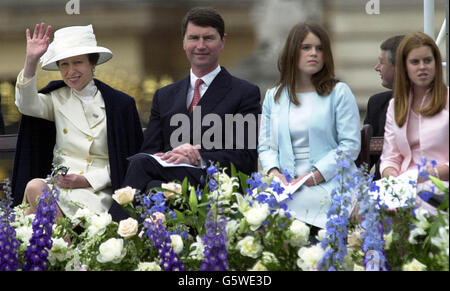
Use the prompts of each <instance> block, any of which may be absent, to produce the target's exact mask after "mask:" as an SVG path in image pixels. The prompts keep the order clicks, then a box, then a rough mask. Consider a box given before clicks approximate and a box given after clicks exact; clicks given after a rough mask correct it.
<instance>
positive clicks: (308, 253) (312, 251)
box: [297, 244, 325, 271]
mask: <svg viewBox="0 0 450 291" xmlns="http://www.w3.org/2000/svg"><path fill="white" fill-rule="evenodd" d="M324 254H325V251H324V250H323V249H322V247H321V246H320V244H317V245H314V246H312V247H302V248H301V249H299V250H298V257H299V258H298V259H297V266H298V267H299V268H300V269H302V270H303V271H314V270H317V265H318V264H319V261H320V259H322V257H323V255H324Z"/></svg>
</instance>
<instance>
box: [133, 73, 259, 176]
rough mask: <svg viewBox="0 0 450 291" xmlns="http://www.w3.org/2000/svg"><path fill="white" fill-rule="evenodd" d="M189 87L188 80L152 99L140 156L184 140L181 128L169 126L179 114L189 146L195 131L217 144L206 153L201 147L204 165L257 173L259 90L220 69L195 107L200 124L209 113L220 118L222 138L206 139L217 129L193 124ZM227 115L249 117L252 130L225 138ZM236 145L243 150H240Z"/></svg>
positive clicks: (162, 91)
mask: <svg viewBox="0 0 450 291" xmlns="http://www.w3.org/2000/svg"><path fill="white" fill-rule="evenodd" d="M189 83H190V76H188V77H186V78H185V79H183V80H181V81H178V82H176V83H173V84H171V85H168V86H166V87H164V88H161V89H159V90H157V91H156V93H155V95H154V97H153V105H152V109H151V115H150V120H149V123H148V126H147V129H146V131H145V138H144V143H143V145H142V149H141V152H146V153H157V152H165V151H169V150H171V149H172V146H173V144H172V145H171V136H172V134H173V135H174V136H178V137H179V139H178V140H179V141H180V143H181V139H183V137H180V129H179V128H180V126H183V124H180V123H175V124H172V125H171V119H172V117H173V116H174V115H176V114H181V115H184V116H186V118H187V119H188V120H189V132H183V134H189V137H190V138H189V143H190V144H194V136H193V134H194V133H195V132H196V131H197V132H199V133H201V137H204V138H207V140H212V141H216V142H217V145H219V144H220V145H219V146H217V147H213V148H211V149H206V148H205V145H204V144H202V149H200V155H201V156H202V158H203V160H204V161H205V162H208V161H212V162H219V163H220V166H221V167H228V170H229V169H230V167H229V165H230V162H232V163H233V164H234V165H235V166H236V168H237V170H240V171H242V172H244V173H247V174H250V173H251V172H254V171H256V168H255V165H257V152H256V141H257V139H258V132H257V131H258V122H257V121H258V116H259V114H260V113H261V105H260V98H261V95H260V92H259V88H258V87H257V86H255V85H253V84H251V83H249V82H247V81H244V80H241V79H238V78H236V77H233V76H232V75H230V73H228V71H227V70H226V69H225V68H223V67H222V68H221V71H220V72H219V74H218V75H217V76H216V78H215V79H214V80H213V82H212V83H211V84H210V86H209V87H208V89H207V91H206V92H205V94H204V95H203V96H202V98H201V99H200V102H199V103H198V105H197V106H201V120H203V122H205V121H204V117H205V115H208V114H211V113H212V114H215V115H214V116H218V117H220V120H221V123H222V124H221V125H220V129H221V131H222V136H209V135H208V129H211V127H216V129H217V128H219V126H217V125H216V124H214V123H209V122H207V123H208V125H203V126H200V124H199V123H198V122H197V123H198V124H194V123H195V120H194V118H193V116H195V115H196V112H195V111H194V113H193V114H189V113H188V111H187V106H186V98H187V93H188V89H189ZM196 110H198V108H196ZM226 114H233V115H235V114H242V115H243V116H244V117H245V116H246V115H247V114H249V115H250V116H251V117H252V118H254V120H255V122H256V124H254V126H253V125H251V126H248V124H245V131H244V135H243V136H238V134H237V133H236V130H233V132H232V134H231V136H230V135H228V138H227V136H226V132H229V129H230V128H228V129H226V124H225V115H226ZM186 129H187V127H186ZM234 129H236V128H234ZM241 129H242V128H241ZM176 130H177V131H176ZM174 131H176V132H174ZM205 132H206V135H205ZM241 132H242V130H241ZM209 133H211V132H209ZM253 133H254V134H255V135H254V136H253V135H252V134H253ZM172 138H173V137H172ZM218 138H221V140H217V139H218ZM253 138H254V139H255V144H254V145H251V144H249V143H248V141H249V139H253ZM185 141H186V140H185ZM227 142H228V143H231V142H232V149H229V148H230V146H227V145H226V143H227ZM239 145H242V146H241V147H240V146H239ZM208 164H209V163H208Z"/></svg>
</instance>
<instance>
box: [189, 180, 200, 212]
mask: <svg viewBox="0 0 450 291" xmlns="http://www.w3.org/2000/svg"><path fill="white" fill-rule="evenodd" d="M197 205H198V201H197V195H196V194H195V189H194V187H192V188H191V195H189V206H190V207H191V210H192V214H194V215H195V214H196V213H197Z"/></svg>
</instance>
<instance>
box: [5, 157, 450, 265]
mask: <svg viewBox="0 0 450 291" xmlns="http://www.w3.org/2000/svg"><path fill="white" fill-rule="evenodd" d="M336 158H337V159H338V165H339V169H338V174H337V176H336V177H337V179H339V181H340V187H339V188H338V189H335V191H333V195H332V196H331V201H332V206H331V207H330V209H329V212H328V219H329V221H328V223H327V228H326V229H324V230H321V231H319V233H318V234H317V236H315V237H312V234H311V232H310V227H309V226H308V225H307V224H305V223H303V222H301V221H299V220H297V219H295V213H292V212H291V211H290V210H289V209H288V208H287V206H286V204H283V203H278V202H277V201H276V199H275V195H274V194H280V193H282V192H283V191H284V188H283V187H282V185H280V183H278V182H276V180H274V179H273V178H274V177H273V176H270V175H266V174H263V173H253V174H252V175H251V176H247V175H245V174H243V173H240V172H237V171H236V170H235V168H234V167H231V169H230V172H231V175H229V174H227V172H226V170H225V169H220V168H218V167H217V166H216V165H211V166H210V167H208V169H207V173H208V177H207V179H206V181H205V183H204V185H205V186H204V187H203V188H200V187H197V188H195V187H192V186H190V185H189V183H188V181H187V179H185V180H183V181H173V182H171V183H167V184H163V185H162V186H161V187H160V188H154V189H152V190H151V191H149V192H148V193H140V192H139V191H137V190H135V189H132V188H130V187H125V188H123V189H119V190H117V191H116V192H115V193H114V195H113V199H115V200H116V201H117V202H118V203H119V204H120V205H122V206H123V207H124V209H125V210H126V211H127V212H128V213H129V214H130V218H128V219H126V220H122V221H120V222H119V223H117V222H114V221H112V219H111V216H110V215H109V214H107V213H101V214H98V213H92V212H90V211H89V210H88V209H83V208H80V209H79V210H78V211H77V213H76V214H75V216H74V217H72V218H68V217H66V218H63V219H58V220H56V221H55V203H56V199H57V193H56V192H57V190H58V189H57V186H56V185H54V187H53V188H52V189H54V190H53V192H52V191H50V192H47V193H46V192H43V195H42V197H41V200H40V201H41V202H40V203H39V205H38V209H37V213H36V215H28V216H24V210H25V208H26V206H23V205H21V206H17V207H15V208H14V209H11V208H10V202H8V201H10V200H8V197H9V196H8V195H10V193H9V189H8V188H6V189H5V193H7V194H8V195H6V197H7V198H6V199H3V200H1V201H0V202H1V211H0V244H2V247H1V248H0V263H1V264H0V267H1V270H18V269H19V270H44V269H45V270H138V271H143V270H154V271H159V270H194V271H196V270H203V271H209V270H230V271H232V270H239V271H242V270H254V271H256V270H260V271H266V270H448V268H449V266H448V257H449V239H448V238H449V223H448V188H447V187H445V185H444V184H443V183H442V182H440V181H439V180H438V179H434V177H430V178H429V179H430V180H431V181H433V183H434V185H435V188H436V189H439V191H441V192H444V194H445V195H446V196H445V197H446V200H445V201H444V202H443V203H442V204H441V206H439V207H438V214H437V215H435V216H433V215H430V214H429V212H427V211H425V210H424V209H422V208H417V209H416V208H415V205H414V203H410V204H408V205H407V206H405V207H403V208H399V209H397V210H396V212H395V213H392V212H390V211H389V210H387V209H386V207H385V206H384V205H383V204H382V201H381V200H380V199H373V196H371V195H369V192H372V193H376V192H377V188H376V187H377V186H376V185H375V184H374V183H373V181H372V177H371V176H370V175H368V174H367V173H366V172H365V171H364V169H358V170H357V171H356V172H353V173H349V171H348V169H349V161H348V157H347V156H346V154H345V153H344V152H338V155H337V156H336ZM356 201H357V202H358V203H357V205H358V207H354V206H355V203H356ZM352 209H353V210H354V211H357V214H358V216H360V217H361V218H360V219H359V220H358V219H356V220H353V219H351V216H350V212H351V210H352ZM355 209H356V210H355ZM391 221H394V223H393V222H391ZM405 229H407V231H405ZM4 246H7V247H4ZM399 254H401V256H399Z"/></svg>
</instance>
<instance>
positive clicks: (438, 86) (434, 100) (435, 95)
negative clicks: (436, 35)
mask: <svg viewBox="0 0 450 291" xmlns="http://www.w3.org/2000/svg"><path fill="white" fill-rule="evenodd" d="M422 46H427V47H429V48H430V49H431V51H432V53H433V57H434V62H435V76H434V80H433V81H432V82H431V84H430V88H429V89H430V96H431V98H430V102H429V103H428V104H427V106H426V107H425V108H422V109H421V110H420V114H422V115H423V116H433V115H435V114H436V113H439V112H440V111H441V110H442V109H444V107H445V104H446V102H447V98H446V97H447V87H446V86H445V84H444V78H443V72H442V57H441V53H440V52H439V48H438V47H437V45H436V43H435V42H434V40H433V39H432V38H431V37H429V36H428V35H426V34H424V33H422V32H416V33H410V34H407V35H406V36H405V37H404V38H403V39H402V41H401V42H400V44H399V46H398V48H397V59H396V64H395V80H394V115H395V122H396V123H397V125H398V126H399V127H402V126H403V125H404V124H405V123H406V116H407V114H408V105H409V100H408V99H409V93H410V90H411V86H412V84H411V80H410V79H409V77H408V72H407V69H406V65H407V64H406V59H407V57H408V55H409V53H410V52H411V51H412V50H413V49H416V48H419V47H422Z"/></svg>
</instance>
